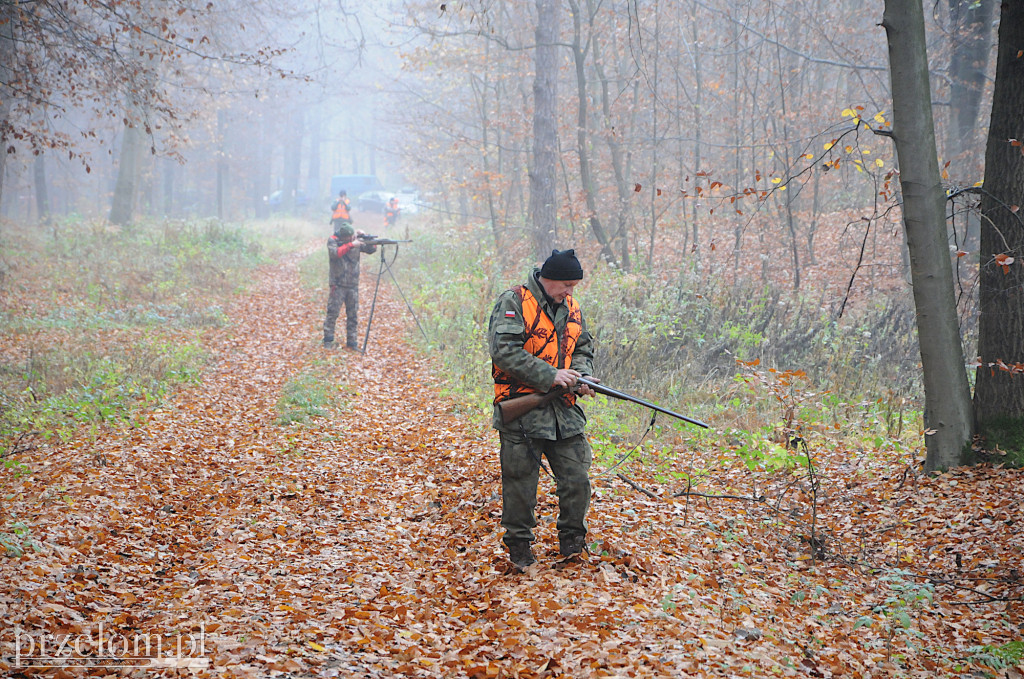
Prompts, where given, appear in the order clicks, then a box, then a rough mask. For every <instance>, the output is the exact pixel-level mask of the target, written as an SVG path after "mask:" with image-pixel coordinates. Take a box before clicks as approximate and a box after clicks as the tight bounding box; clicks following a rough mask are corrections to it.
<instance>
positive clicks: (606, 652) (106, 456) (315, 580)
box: [0, 256, 1024, 677]
mask: <svg viewBox="0 0 1024 679" xmlns="http://www.w3.org/2000/svg"><path fill="white" fill-rule="evenodd" d="M297 261H298V256H295V257H294V258H291V259H288V260H286V261H283V262H281V263H280V264H279V265H276V266H273V267H268V268H266V269H265V270H263V271H261V272H260V275H259V282H258V284H257V286H256V289H255V291H254V292H253V293H252V294H250V295H247V296H246V297H244V298H243V299H240V300H239V301H238V302H237V303H236V304H235V305H234V306H233V307H232V308H230V309H229V310H228V316H229V318H230V319H231V324H230V325H229V326H227V327H226V328H224V329H217V330H211V331H209V334H208V335H207V337H206V340H205V341H206V346H207V348H208V349H209V351H210V352H211V353H212V355H213V356H214V361H213V362H212V365H211V366H210V368H209V369H208V370H207V372H206V373H205V375H204V378H203V379H202V381H201V383H199V384H198V385H196V386H195V387H192V388H189V389H187V390H184V391H182V392H180V393H178V394H177V395H176V396H175V397H174V398H173V399H171V400H170V401H169V402H168V403H166V404H165V405H164V406H162V407H160V408H159V409H156V410H154V411H152V412H150V413H148V414H147V415H146V416H145V418H144V420H143V421H142V422H140V424H139V425H138V426H133V427H130V426H125V427H122V428H109V429H106V430H103V431H99V432H85V431H83V433H82V435H81V436H80V437H77V438H75V439H73V440H71V441H69V442H67V443H65V444H52V443H51V444H45V445H44V444H42V443H40V444H39V445H37V446H36V447H34V448H32V449H30V450H27V451H24V452H21V453H19V454H18V456H17V458H18V460H19V461H22V462H24V463H25V464H27V465H28V467H27V472H26V470H25V469H24V468H10V469H7V470H4V472H3V476H2V477H0V498H2V505H0V531H2V530H7V529H8V527H9V526H11V525H13V524H15V523H17V524H19V525H20V526H22V527H23V529H22V530H23V535H19V539H23V541H24V544H25V545H27V548H26V550H25V552H24V554H23V555H22V556H20V557H16V556H8V557H0V616H2V618H3V621H4V622H3V626H2V628H0V649H2V660H0V662H2V663H3V664H4V667H3V670H4V672H5V673H6V674H7V675H9V676H25V675H29V676H31V675H34V674H43V675H47V676H79V675H82V674H85V673H89V674H92V675H106V674H109V675H112V676H116V675H118V674H119V673H123V674H129V673H131V674H133V676H155V675H156V674H160V673H162V674H164V675H167V676H173V675H177V674H182V675H188V674H190V673H191V674H194V675H198V676H208V677H220V676H224V677H273V676H287V677H314V676H315V677H394V676H406V677H506V676H507V677H557V676H567V677H597V676H635V677H664V676H717V677H743V676H752V677H770V676H811V677H882V676H894V677H895V676H921V677H930V676H983V674H982V673H984V672H988V673H990V674H991V675H992V676H996V675H1000V674H1004V675H1006V676H1020V674H1019V671H1018V670H1019V669H1020V667H1019V666H1018V668H1017V669H1016V670H1015V669H1013V668H1009V669H1007V668H1005V667H1000V664H1002V665H1012V664H1013V662H1015V661H1013V660H1009V661H1002V662H1000V658H1002V657H1003V656H1001V655H999V653H998V649H1004V650H1005V649H1006V648H1011V649H1012V648H1013V646H1012V645H1011V646H1010V647H1006V646H1005V645H1006V644H1007V643H1010V642H1015V641H1020V640H1022V639H1024V630H1022V629H1021V625H1022V616H1021V597H1022V596H1024V581H1022V580H1021V571H1022V570H1024V567H1022V563H1021V556H1020V555H1021V549H1022V547H1024V538H1022V536H1021V520H1022V519H1021V512H1020V504H1019V498H1020V497H1021V495H1022V492H1021V491H1022V488H1024V478H1022V474H1021V472H1019V471H1009V470H1002V469H993V468H990V467H979V468H973V469H966V470H958V471H954V472H951V473H948V474H945V475H942V476H940V477H936V478H927V477H923V476H921V475H919V474H918V473H917V472H916V471H915V469H914V468H913V467H912V466H910V467H908V466H907V465H906V464H903V465H902V466H897V465H895V464H894V463H892V462H891V461H887V460H886V459H884V456H882V455H877V454H870V455H869V454H867V453H863V452H858V451H845V450H832V449H829V450H817V451H813V452H814V455H815V459H816V460H817V461H818V464H819V467H818V470H817V475H816V478H817V481H818V483H817V485H816V486H815V485H812V484H811V483H810V482H809V480H808V479H807V478H803V479H800V478H798V477H796V476H793V475H791V474H782V473H780V474H776V475H760V476H756V475H752V474H750V473H747V472H743V471H741V468H740V467H737V466H736V465H735V463H734V462H735V460H734V458H735V455H734V454H733V452H732V451H730V450H729V449H728V448H727V447H722V448H709V449H708V450H679V451H677V457H678V458H679V459H680V460H685V463H684V462H680V463H679V464H686V465H690V466H692V465H694V464H695V463H696V461H704V462H703V463H701V465H700V466H710V465H711V462H712V461H716V460H722V461H723V462H722V466H721V467H718V468H719V469H722V471H721V472H719V473H717V474H713V475H712V476H711V477H709V478H708V479H707V480H706V482H705V483H704V484H703V485H702V487H700V488H698V489H696V490H697V491H699V492H701V493H704V494H705V495H721V494H726V495H733V496H736V497H739V498H743V499H728V498H724V499H723V498H716V499H710V498H706V497H701V496H696V495H690V496H689V497H687V496H679V495H676V493H678V492H679V491H680V490H682V488H680V487H673V486H671V485H670V483H669V482H666V481H665V480H664V479H665V478H672V477H671V476H668V477H664V476H657V477H656V476H654V475H653V474H652V473H648V472H647V471H645V469H646V467H644V466H642V465H635V466H632V467H631V466H629V465H626V466H624V467H623V468H620V469H617V470H616V471H615V472H614V473H611V474H602V469H601V468H600V467H599V466H595V469H594V496H593V504H592V509H591V517H590V527H591V531H592V532H591V538H592V542H593V543H596V545H595V549H594V550H593V553H592V555H590V556H589V557H588V558H586V559H585V560H583V561H582V562H579V563H567V564H565V563H560V561H559V559H558V558H557V549H556V546H557V540H556V537H555V533H554V529H553V518H554V514H555V512H556V508H557V504H556V502H555V498H554V491H553V487H552V485H551V484H550V483H549V482H548V481H546V480H545V481H544V482H543V483H542V495H541V500H540V506H539V513H540V515H541V519H542V521H541V527H540V531H539V536H540V539H539V542H538V544H537V546H536V548H535V551H536V552H537V554H538V557H539V563H538V565H537V566H535V567H532V568H531V569H530V570H529V571H528V572H527V573H525V574H514V573H510V572H509V569H508V568H507V562H506V559H505V555H504V551H503V549H502V547H501V542H500V538H501V529H500V527H499V525H498V518H499V514H500V494H499V491H500V482H499V476H498V460H497V439H496V436H495V435H493V433H492V432H491V431H490V430H489V429H488V428H487V423H486V422H480V421H477V420H475V419H467V418H466V417H465V416H463V415H460V414H459V409H458V408H457V407H456V405H455V403H454V402H450V401H448V400H447V399H445V398H443V397H441V396H439V390H438V385H437V384H436V383H435V381H434V380H433V378H432V377H431V375H430V372H431V366H430V362H429V360H428V359H424V358H423V357H421V356H419V355H417V354H415V353H414V352H413V351H412V350H411V349H410V348H409V347H407V346H406V345H405V344H403V342H402V340H401V337H402V334H403V332H404V331H405V329H406V327H407V326H408V323H409V317H408V313H407V311H406V309H405V307H404V306H403V305H401V304H399V303H394V302H392V301H391V300H390V294H391V290H390V289H389V285H388V284H387V282H385V283H384V284H383V285H382V292H383V294H384V296H385V300H384V302H383V304H382V305H379V306H378V309H377V312H376V315H375V318H374V327H373V331H374V332H373V336H372V337H371V340H370V344H369V350H368V353H367V354H366V355H362V354H358V353H353V352H347V351H325V350H323V349H322V348H320V347H319V345H318V341H317V340H318V328H319V325H320V324H321V322H322V312H323V309H322V307H321V305H320V304H311V303H310V301H309V297H308V294H307V293H304V292H303V291H302V290H301V288H300V286H299V285H298V284H297V280H296V277H297V274H296V263H297ZM372 280H373V279H372V276H370V275H367V276H365V277H364V281H363V286H364V288H363V289H364V295H363V299H364V304H363V314H362V315H363V320H364V321H365V318H366V315H367V311H368V304H367V302H366V300H367V298H368V294H367V288H368V287H369V286H370V285H372ZM10 341H12V340H11V338H6V339H5V344H9V342H10ZM309 371H313V374H318V375H322V376H323V377H324V378H325V379H327V380H329V381H330V383H331V389H336V390H337V396H338V400H339V402H340V403H342V404H344V407H343V408H340V409H338V410H337V411H336V412H334V413H332V414H331V415H329V416H327V417H323V418H319V419H314V420H313V421H312V422H311V423H309V424H292V425H282V424H278V416H279V412H278V410H277V407H276V406H277V402H278V400H279V398H280V397H281V391H282V387H283V385H285V384H286V383H287V382H288V381H289V380H291V379H294V378H295V377H296V376H297V375H299V374H302V373H304V372H309ZM481 379H482V380H485V379H487V375H486V374H483V375H481ZM712 424H714V423H712ZM673 464H675V463H673ZM618 472H625V473H624V474H623V476H622V477H620V476H618ZM812 527H813V530H812ZM101 624H102V625H103V629H104V630H105V633H106V634H107V635H108V637H109V636H110V635H123V639H124V640H130V639H134V638H137V637H138V635H140V634H144V633H149V634H152V635H161V636H162V637H167V638H170V637H171V635H175V634H178V635H181V634H189V633H191V634H193V635H194V637H193V638H196V639H198V638H200V634H202V635H203V636H202V637H201V638H202V641H203V644H204V645H203V647H202V648H201V649H200V650H201V651H202V652H201V653H196V652H194V651H195V647H192V646H189V647H186V649H185V653H183V654H182V655H183V658H182V663H183V664H189V665H190V667H188V668H187V669H182V668H178V669H169V668H166V667H165V668H164V669H135V670H129V669H126V670H117V669H91V670H82V669H48V670H28V669H19V668H17V667H15V660H16V658H15V655H14V651H15V646H14V642H15V641H16V640H17V639H16V634H21V635H22V637H21V639H22V643H23V645H24V644H25V643H27V639H28V636H33V639H38V638H41V637H43V636H45V635H49V637H51V638H56V637H59V636H60V635H75V636H77V637H78V638H82V637H83V636H85V635H91V636H89V637H88V638H91V639H97V638H98V636H97V632H98V630H99V626H100V625H101ZM26 635H28V636H26ZM118 644H120V641H117V642H115V647H114V648H113V649H112V650H113V651H114V652H113V653H112V655H125V654H124V653H122V652H121V646H120V645H118ZM982 647H985V648H986V650H984V651H983V650H982ZM65 650H66V649H65ZM84 650H85V651H86V652H87V654H88V653H93V654H95V649H94V648H93V649H91V650H90V648H89V647H88V644H86V645H85V647H84ZM105 650H108V651H109V650H111V648H110V646H109V642H108V646H106V647H105ZM986 653H987V654H988V655H985V654H986ZM165 655H166V653H165ZM198 656H201V660H202V661H199V660H200V659H199V658H198ZM986 658H987V661H986ZM204 661H208V663H207V662H204ZM175 662H176V661H175ZM983 662H987V663H988V664H982V663H983ZM164 663H165V664H167V661H166V660H165V661H164ZM972 673H974V674H973V675H972Z"/></svg>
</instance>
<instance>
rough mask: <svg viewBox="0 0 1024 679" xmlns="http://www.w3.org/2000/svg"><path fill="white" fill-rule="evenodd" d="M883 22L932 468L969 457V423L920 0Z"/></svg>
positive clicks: (888, 2)
mask: <svg viewBox="0 0 1024 679" xmlns="http://www.w3.org/2000/svg"><path fill="white" fill-rule="evenodd" d="M882 26H883V27H884V28H885V32H886V37H887V39H888V43H889V73H890V77H891V86H892V95H893V137H894V140H895V143H896V155H897V158H898V161H899V167H900V186H901V188H902V191H903V224H904V228H905V230H906V233H907V244H908V246H909V249H910V260H911V275H912V285H913V292H914V304H915V306H916V309H917V330H918V338H919V343H920V348H921V368H922V374H923V381H924V395H925V411H924V424H925V443H926V448H927V457H926V460H925V468H926V470H928V471H936V470H939V469H945V468H949V467H953V466H957V465H961V464H964V463H965V462H967V461H968V458H969V454H970V443H971V437H972V434H973V431H972V429H973V427H972V424H973V423H972V417H971V416H972V413H971V393H970V387H969V386H968V384H967V372H966V370H965V368H964V355H963V348H962V345H961V341H960V330H959V326H958V324H957V314H956V298H955V296H954V294H953V269H952V265H951V263H950V260H949V247H948V244H947V240H946V212H945V192H944V191H943V188H942V183H941V178H940V175H939V162H938V155H937V151H936V144H935V126H934V123H933V118H932V105H931V86H930V84H929V80H928V54H927V49H926V42H925V29H924V12H923V10H922V6H921V0H885V11H884V14H883V17H882Z"/></svg>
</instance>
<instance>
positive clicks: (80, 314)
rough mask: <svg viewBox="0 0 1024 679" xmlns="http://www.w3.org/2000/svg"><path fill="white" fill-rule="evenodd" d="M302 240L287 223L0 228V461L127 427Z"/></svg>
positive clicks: (195, 363) (301, 226) (194, 372)
mask: <svg viewBox="0 0 1024 679" xmlns="http://www.w3.org/2000/svg"><path fill="white" fill-rule="evenodd" d="M313 233H314V231H313V230H312V227H311V225H310V224H308V223H306V222H301V221H299V220H278V221H266V222H260V223H257V224H246V225H243V224H229V223H225V222H221V221H218V220H210V219H208V220H163V221H156V222H140V223H137V224H132V225H128V226H124V227H113V226H110V225H107V224H104V223H100V222H89V221H85V220H82V219H79V218H75V217H71V218H67V219H65V220H63V221H60V222H56V223H54V224H51V225H49V226H46V227H41V226H36V225H31V226H28V225H21V224H5V225H4V229H3V237H2V238H0V295H2V297H3V299H4V300H5V304H4V308H3V311H2V312H0V323H2V327H3V333H4V341H5V342H9V343H10V345H11V346H12V347H13V350H12V351H10V352H5V353H4V354H3V356H2V357H0V451H5V456H7V455H10V454H11V451H14V450H16V449H17V448H18V447H19V445H20V444H19V443H18V442H19V441H22V440H23V439H24V438H25V437H26V436H32V437H35V436H38V437H42V438H66V437H67V436H69V435H70V434H71V433H72V432H73V431H74V430H75V429H77V428H80V427H83V426H85V427H92V426H97V425H99V424H101V423H106V422H113V421H130V420H131V419H132V418H133V417H135V414H136V413H137V412H138V411H139V409H140V408H145V407H148V406H152V405H155V404H157V403H159V402H161V401H162V400H163V399H164V398H165V397H166V396H167V394H168V393H170V392H171V391H172V390H173V389H175V388H176V387H178V386H179V385H182V384H188V383H191V382H194V381H196V380H198V379H199V377H200V375H201V372H202V369H203V367H204V364H205V362H206V353H205V351H204V350H203V349H202V347H201V343H200V340H201V335H202V333H203V332H205V331H206V330H207V329H209V328H215V327H222V326H224V325H225V324H226V323H227V314H226V313H225V311H224V309H225V306H226V304H227V303H228V302H229V301H230V300H231V299H232V298H234V297H235V296H237V295H238V294H239V293H241V292H243V291H245V290H246V289H248V287H249V286H250V284H251V283H252V281H253V280H254V276H256V275H258V273H257V272H258V270H259V267H260V266H261V265H263V264H265V263H267V262H268V261H270V259H271V257H274V256H277V255H278V254H281V253H284V252H292V251H295V250H296V249H297V248H299V247H300V246H301V245H302V244H304V243H306V242H308V240H309V238H310V237H311V236H312V235H313Z"/></svg>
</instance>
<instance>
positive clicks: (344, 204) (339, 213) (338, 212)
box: [331, 198, 352, 219]
mask: <svg viewBox="0 0 1024 679" xmlns="http://www.w3.org/2000/svg"><path fill="white" fill-rule="evenodd" d="M331 219H352V217H350V216H349V214H348V198H342V199H341V200H339V201H338V204H337V205H336V206H335V207H334V214H333V215H331Z"/></svg>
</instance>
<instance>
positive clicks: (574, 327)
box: [487, 250, 594, 571]
mask: <svg viewBox="0 0 1024 679" xmlns="http://www.w3.org/2000/svg"><path fill="white" fill-rule="evenodd" d="M582 279H583V267H582V266H581V265H580V262H579V260H578V259H577V258H576V253H575V252H574V251H573V250H561V251H559V250H555V251H553V252H552V253H551V256H550V257H548V258H547V260H546V261H545V262H544V265H543V266H542V267H540V268H535V269H534V270H533V273H532V274H531V275H530V276H529V277H528V278H527V281H526V284H525V285H517V286H515V287H513V288H511V289H509V290H506V291H505V292H504V293H502V294H501V296H500V297H498V300H497V303H496V304H495V306H494V310H493V311H492V312H491V320H490V324H489V326H488V332H487V336H488V344H489V349H490V353H491V375H492V377H493V378H494V403H495V407H494V419H493V420H492V425H493V426H494V428H495V429H497V430H498V436H499V438H500V440H501V493H502V514H501V525H502V527H503V528H504V529H505V535H504V537H503V538H502V540H503V541H504V543H505V545H506V546H507V547H508V551H509V559H510V561H511V562H512V564H513V566H515V568H516V569H518V570H520V571H523V570H525V569H526V568H527V567H529V566H530V565H531V564H533V563H535V562H536V559H534V556H533V551H532V549H531V543H532V542H533V539H534V534H533V529H534V527H536V525H537V518H536V515H535V512H534V508H535V507H536V505H537V483H538V479H539V475H540V468H541V465H542V458H543V457H546V458H547V459H548V464H549V465H550V467H551V472H552V473H553V475H554V477H555V479H556V482H557V483H556V491H555V492H556V494H557V495H558V524H557V526H558V543H559V551H560V552H561V554H562V556H563V557H566V558H567V559H568V558H579V555H580V554H581V553H582V552H583V551H584V549H586V535H587V525H586V514H587V510H588V508H589V507H590V479H589V478H588V475H587V474H588V471H589V469H590V462H591V451H590V444H589V443H588V442H587V439H586V436H585V434H584V427H585V425H586V422H587V419H586V416H585V415H584V414H583V410H582V408H581V407H580V405H579V403H577V399H576V394H580V395H584V396H593V395H594V391H593V390H592V389H590V388H589V387H587V386H586V385H584V384H577V381H576V378H578V377H581V376H590V375H592V374H593V361H594V342H593V338H592V337H591V334H590V332H589V331H588V330H587V324H586V321H585V320H584V318H583V313H582V311H581V310H580V306H579V304H578V303H577V302H576V299H575V298H574V297H573V294H572V293H573V291H574V290H575V288H576V286H577V285H578V284H579V283H580V281H581V280H582ZM559 387H564V388H566V389H568V390H569V393H566V394H565V395H564V396H562V397H560V398H556V399H554V400H552V401H550V402H548V403H546V404H544V405H542V406H540V407H537V408H534V409H533V410H531V411H529V412H527V413H526V414H525V415H523V416H522V417H520V418H519V419H517V420H515V421H514V422H511V423H505V422H504V421H503V420H502V416H501V409H500V407H499V406H498V404H499V403H501V402H503V401H506V400H508V399H511V398H515V397H517V396H521V395H523V394H527V393H531V392H540V393H544V392H547V391H550V390H551V389H555V388H559ZM574 389H575V390H576V394H574V393H571V392H572V391H573V390H574Z"/></svg>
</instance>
